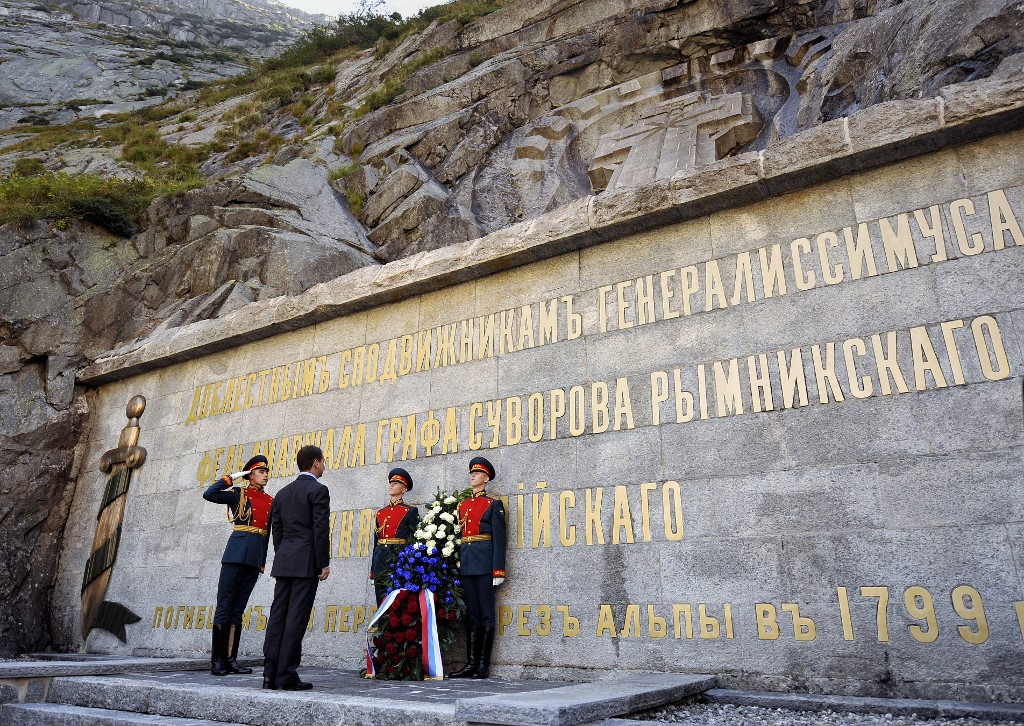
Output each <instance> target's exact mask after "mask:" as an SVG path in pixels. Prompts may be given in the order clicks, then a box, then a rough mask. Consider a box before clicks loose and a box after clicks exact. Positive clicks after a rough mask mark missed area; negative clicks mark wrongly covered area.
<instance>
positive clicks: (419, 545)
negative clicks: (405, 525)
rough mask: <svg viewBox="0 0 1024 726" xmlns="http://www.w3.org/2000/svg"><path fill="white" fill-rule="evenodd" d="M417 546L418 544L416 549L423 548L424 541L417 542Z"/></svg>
mask: <svg viewBox="0 0 1024 726" xmlns="http://www.w3.org/2000/svg"><path fill="white" fill-rule="evenodd" d="M415 546H416V549H418V550H421V549H423V543H422V542H417V543H416V545H415Z"/></svg>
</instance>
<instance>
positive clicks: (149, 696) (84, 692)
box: [47, 676, 455, 726]
mask: <svg viewBox="0 0 1024 726" xmlns="http://www.w3.org/2000/svg"><path fill="white" fill-rule="evenodd" d="M232 678H234V677H232ZM237 678H238V679H239V680H235V681H234V682H233V684H232V682H231V678H228V679H226V680H227V681H228V682H225V683H223V684H220V683H218V684H217V685H199V686H197V685H196V684H187V683H175V682H169V681H161V680H157V679H153V680H127V679H124V678H104V677H80V678H55V679H54V680H53V682H52V684H51V686H50V691H49V693H48V695H47V701H49V702H51V703H62V704H67V705H75V706H80V707H84V708H96V709H111V710H117V711H131V712H135V713H139V714H149V715H152V716H162V717H175V718H185V719H195V720H199V721H203V720H209V721H226V722H229V723H238V724H247V725H248V726H280V725H281V724H294V723H324V724H327V723H338V724H341V723H368V724H372V723H379V724H394V723H401V724H403V726H454V720H453V716H454V712H455V707H454V705H453V704H450V703H435V702H414V701H399V700H394V699H392V700H388V699H381V698H378V697H372V696H351V695H337V694H332V693H329V692H326V691H323V690H317V688H316V685H314V690H312V691H301V692H289V691H265V690H262V689H260V688H259V687H258V686H257V685H256V684H257V683H258V680H257V678H256V677H255V676H253V677H251V678H249V680H250V681H251V684H252V685H251V686H249V687H246V686H245V685H242V683H243V682H242V681H241V679H243V678H247V677H246V676H238V677H237ZM313 680H314V681H316V679H315V678H314V679H313Z"/></svg>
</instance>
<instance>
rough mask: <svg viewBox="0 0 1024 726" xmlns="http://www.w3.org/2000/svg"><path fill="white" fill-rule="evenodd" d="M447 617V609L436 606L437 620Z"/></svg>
mask: <svg viewBox="0 0 1024 726" xmlns="http://www.w3.org/2000/svg"><path fill="white" fill-rule="evenodd" d="M447 617H448V611H447V610H445V609H444V608H438V609H437V619H438V620H444V619H445V618H447Z"/></svg>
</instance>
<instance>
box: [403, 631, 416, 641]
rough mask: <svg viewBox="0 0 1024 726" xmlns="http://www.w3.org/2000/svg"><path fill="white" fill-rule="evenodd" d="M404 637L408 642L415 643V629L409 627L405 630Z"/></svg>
mask: <svg viewBox="0 0 1024 726" xmlns="http://www.w3.org/2000/svg"><path fill="white" fill-rule="evenodd" d="M405 639H406V640H408V641H409V642H410V643H415V642H416V631H415V630H413V629H412V628H409V629H408V630H406V631H405Z"/></svg>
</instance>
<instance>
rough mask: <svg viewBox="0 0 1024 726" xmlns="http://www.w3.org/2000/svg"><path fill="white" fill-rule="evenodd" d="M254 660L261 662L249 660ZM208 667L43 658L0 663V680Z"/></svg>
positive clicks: (202, 663)
mask: <svg viewBox="0 0 1024 726" xmlns="http://www.w3.org/2000/svg"><path fill="white" fill-rule="evenodd" d="M250 660H251V662H253V663H262V661H260V660H257V659H250ZM209 667H210V659H209V658H135V657H126V658H109V657H105V658H74V659H66V660H64V659H57V658H46V659H38V660H11V661H3V662H0V680H15V679H21V678H48V677H52V676H99V675H110V674H113V673H143V672H151V671H201V670H205V669H207V668H209Z"/></svg>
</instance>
